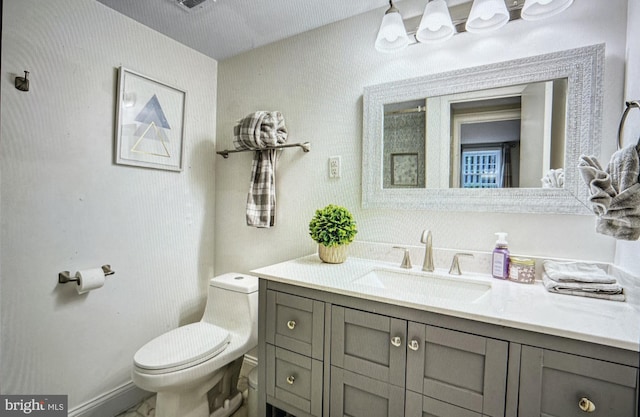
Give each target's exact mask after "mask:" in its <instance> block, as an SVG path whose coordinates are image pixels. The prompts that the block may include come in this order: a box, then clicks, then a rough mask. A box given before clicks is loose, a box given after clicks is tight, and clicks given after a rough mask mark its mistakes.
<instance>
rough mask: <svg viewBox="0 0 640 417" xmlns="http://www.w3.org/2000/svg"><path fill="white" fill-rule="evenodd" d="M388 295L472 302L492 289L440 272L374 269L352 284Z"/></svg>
mask: <svg viewBox="0 0 640 417" xmlns="http://www.w3.org/2000/svg"><path fill="white" fill-rule="evenodd" d="M352 283H353V284H355V285H363V286H366V287H373V288H379V289H381V290H384V291H385V292H388V293H394V294H407V295H417V296H419V297H420V298H423V297H427V298H440V299H448V300H456V301H462V302H473V301H475V300H477V299H478V298H480V297H482V296H483V295H485V294H486V293H487V292H489V291H490V290H491V283H490V282H484V281H481V280H476V279H470V278H464V277H457V276H451V275H444V274H437V273H429V272H425V273H420V272H417V271H406V272H404V271H396V270H387V269H374V270H372V271H371V272H368V273H367V274H365V275H363V276H361V277H359V278H356V279H355V280H353V281H352Z"/></svg>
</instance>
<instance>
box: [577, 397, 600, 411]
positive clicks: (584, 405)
mask: <svg viewBox="0 0 640 417" xmlns="http://www.w3.org/2000/svg"><path fill="white" fill-rule="evenodd" d="M578 407H580V409H581V410H582V411H584V412H585V413H593V412H594V411H596V405H595V404H594V403H592V402H591V401H589V399H588V398H586V397H582V398H580V402H578Z"/></svg>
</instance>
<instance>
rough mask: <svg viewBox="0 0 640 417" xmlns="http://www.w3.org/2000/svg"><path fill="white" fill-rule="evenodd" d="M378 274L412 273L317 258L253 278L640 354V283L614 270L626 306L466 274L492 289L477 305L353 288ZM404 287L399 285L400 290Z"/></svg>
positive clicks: (355, 260)
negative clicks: (378, 271) (367, 276)
mask: <svg viewBox="0 0 640 417" xmlns="http://www.w3.org/2000/svg"><path fill="white" fill-rule="evenodd" d="M373 269H384V270H389V271H397V272H406V271H408V270H405V269H402V268H400V267H399V266H398V265H397V264H392V263H389V262H381V261H374V260H370V259H362V258H355V257H349V259H347V261H346V262H345V263H342V264H335V265H334V264H327V263H323V262H322V261H321V260H320V259H319V258H318V256H317V255H316V254H314V255H309V256H305V257H302V258H298V259H293V260H290V261H286V262H282V263H279V264H275V265H270V266H267V267H264V268H259V269H255V270H253V271H251V272H252V273H253V274H254V275H257V276H259V277H260V278H264V279H267V280H271V281H277V282H281V283H285V284H292V285H297V286H300V287H305V288H312V289H316V290H321V291H328V292H332V293H336V294H342V295H348V296H353V297H358V298H363V299H367V300H374V301H380V302H383V303H389V304H394V305H399V306H404V307H409V308H413V309H417V310H424V311H430V312H434V313H441V314H446V315H450V316H455V317H461V318H466V319H471V320H476V321H481V322H486V323H492V324H497V325H503V326H508V327H513V328H517V329H523V330H530V331H535V332H540V333H546V334H550V335H556V336H561V337H566V338H571V339H577V340H584V341H587V342H593V343H598V344H603V345H607V346H612V347H618V348H622V349H627V350H632V351H636V352H638V351H640V282H639V280H638V279H636V278H634V277H632V276H630V275H628V274H625V273H624V272H623V271H620V270H617V269H616V268H615V267H613V266H610V268H609V269H610V271H609V272H610V273H612V274H613V275H614V276H616V278H617V279H618V282H620V284H621V285H622V286H623V287H624V289H625V294H626V297H627V300H626V301H625V302H619V301H609V300H601V299H592V298H586V297H577V296H570V295H562V294H554V293H549V292H547V291H546V290H545V289H544V287H543V285H542V283H540V282H536V283H535V284H521V283H516V282H511V281H503V280H499V279H494V278H491V277H489V276H488V275H483V274H476V273H464V274H463V276H462V277H463V279H466V280H477V282H479V283H489V284H490V285H491V290H490V291H487V292H486V294H485V295H483V296H481V297H480V298H478V299H477V300H475V301H473V302H465V301H460V300H454V299H446V298H443V299H438V298H428V297H426V298H425V295H424V294H419V293H416V292H412V291H403V290H402V289H398V290H397V291H395V290H389V289H383V288H376V287H374V286H365V285H359V284H357V283H354V282H353V281H354V280H355V279H357V278H359V277H362V276H363V275H365V274H367V273H368V272H370V271H371V270H373ZM420 269H421V268H420V267H418V266H414V267H413V268H412V269H411V270H409V271H410V272H411V273H415V274H421V273H422V272H421V271H420ZM436 272H437V273H438V274H439V275H445V276H448V278H451V279H452V280H455V279H460V277H457V276H449V275H448V273H447V271H446V270H438V269H437V270H436ZM422 278H424V279H429V277H422ZM401 286H402V282H401V280H400V279H399V280H398V287H401Z"/></svg>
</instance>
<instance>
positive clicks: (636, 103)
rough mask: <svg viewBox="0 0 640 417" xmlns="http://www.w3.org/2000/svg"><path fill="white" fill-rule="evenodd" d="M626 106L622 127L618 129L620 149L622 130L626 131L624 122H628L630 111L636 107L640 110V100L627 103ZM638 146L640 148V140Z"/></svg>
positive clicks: (620, 146) (620, 147)
mask: <svg viewBox="0 0 640 417" xmlns="http://www.w3.org/2000/svg"><path fill="white" fill-rule="evenodd" d="M625 104H626V106H627V108H626V109H624V113H622V118H621V119H620V126H619V127H618V149H622V129H624V122H625V120H627V115H628V114H629V111H630V110H631V109H632V108H634V107H635V108H637V109H639V110H640V101H638V100H632V101H627V102H626V103H625ZM637 146H638V147H639V148H640V138H639V139H638V144H637Z"/></svg>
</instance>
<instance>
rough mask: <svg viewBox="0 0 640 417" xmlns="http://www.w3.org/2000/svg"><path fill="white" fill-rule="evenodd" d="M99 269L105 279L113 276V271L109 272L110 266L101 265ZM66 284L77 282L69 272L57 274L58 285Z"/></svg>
mask: <svg viewBox="0 0 640 417" xmlns="http://www.w3.org/2000/svg"><path fill="white" fill-rule="evenodd" d="M100 268H102V271H103V272H104V276H105V277H107V276H109V275H113V274H115V271H113V270H111V265H102V266H101V267H100ZM67 282H78V278H76V277H75V276H73V277H72V276H71V273H70V272H69V271H62V272H60V273H59V274H58V283H59V284H66V283H67Z"/></svg>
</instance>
